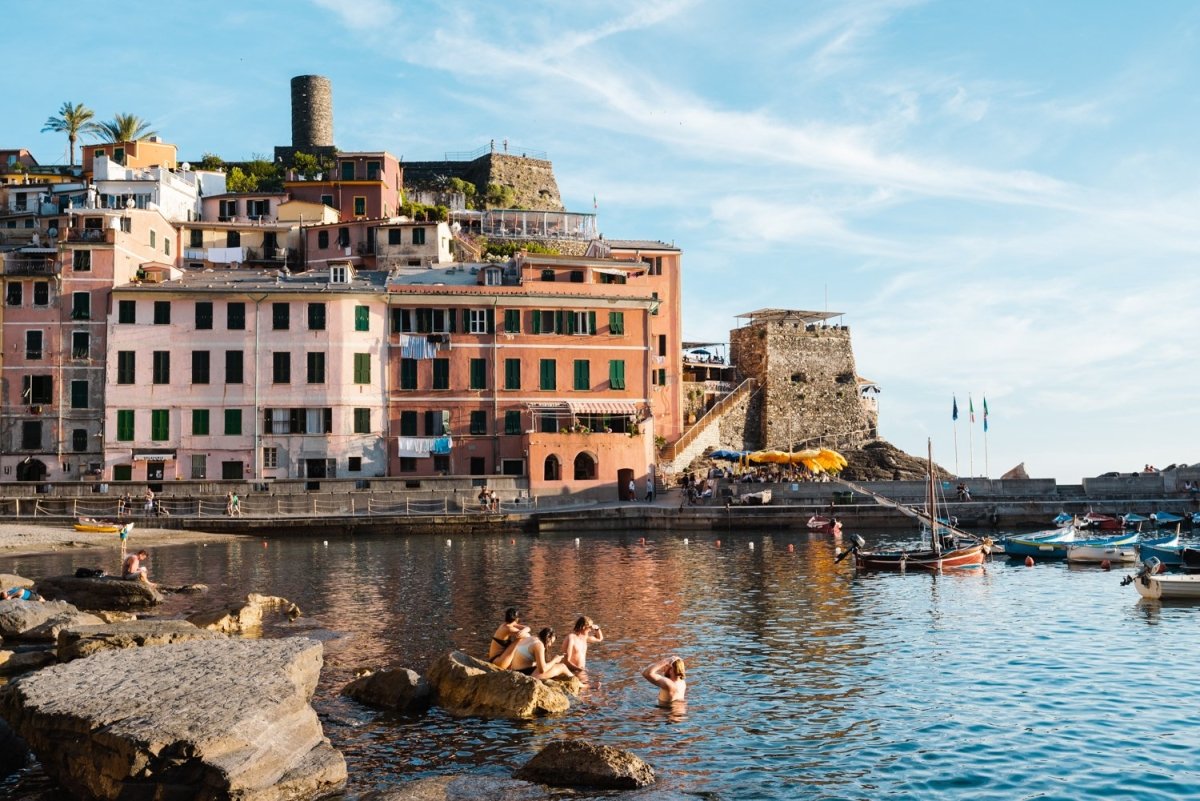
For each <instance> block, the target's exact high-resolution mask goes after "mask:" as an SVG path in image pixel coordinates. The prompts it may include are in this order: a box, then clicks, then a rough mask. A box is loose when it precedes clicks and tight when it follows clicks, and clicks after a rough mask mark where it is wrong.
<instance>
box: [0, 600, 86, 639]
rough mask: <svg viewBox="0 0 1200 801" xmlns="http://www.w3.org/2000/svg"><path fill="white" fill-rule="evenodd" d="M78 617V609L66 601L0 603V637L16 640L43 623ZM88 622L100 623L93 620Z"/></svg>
mask: <svg viewBox="0 0 1200 801" xmlns="http://www.w3.org/2000/svg"><path fill="white" fill-rule="evenodd" d="M78 615H79V609H78V608H76V607H75V606H74V605H73V604H69V603H67V602H66V601H0V637H3V638H4V639H6V640H18V639H21V638H23V637H25V636H26V635H27V634H29V632H31V631H33V630H34V629H36V628H37V627H38V626H41V625H43V624H44V623H48V622H50V621H53V620H65V619H70V618H72V617H74V616H78ZM88 622H90V623H100V622H101V621H100V619H99V618H93V619H92V620H90V621H88ZM55 636H57V633H56V635H55Z"/></svg>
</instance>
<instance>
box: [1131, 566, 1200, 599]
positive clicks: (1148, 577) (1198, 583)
mask: <svg viewBox="0 0 1200 801" xmlns="http://www.w3.org/2000/svg"><path fill="white" fill-rule="evenodd" d="M1161 564H1162V563H1161V562H1159V561H1158V560H1157V559H1155V558H1153V557H1152V558H1151V559H1149V560H1148V561H1146V562H1145V563H1143V565H1142V569H1141V570H1139V571H1138V572H1137V573H1135V574H1134V575H1132V576H1126V577H1125V578H1124V579H1123V580H1122V581H1121V586H1122V587H1123V586H1125V585H1126V584H1132V585H1133V586H1134V589H1136V590H1137V591H1138V595H1140V596H1142V597H1143V598H1146V599H1148V600H1151V601H1195V600H1200V576H1195V575H1191V576H1189V575H1179V574H1169V573H1159V572H1158V571H1159V568H1160V567H1161Z"/></svg>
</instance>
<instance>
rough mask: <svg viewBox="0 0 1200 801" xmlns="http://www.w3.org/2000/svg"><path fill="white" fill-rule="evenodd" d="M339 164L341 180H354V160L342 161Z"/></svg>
mask: <svg viewBox="0 0 1200 801" xmlns="http://www.w3.org/2000/svg"><path fill="white" fill-rule="evenodd" d="M340 166H341V168H342V180H343V181H353V180H354V162H353V161H343V162H342V163H341V165H340Z"/></svg>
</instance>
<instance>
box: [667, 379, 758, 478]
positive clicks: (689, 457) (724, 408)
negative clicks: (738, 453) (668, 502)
mask: <svg viewBox="0 0 1200 801" xmlns="http://www.w3.org/2000/svg"><path fill="white" fill-rule="evenodd" d="M757 386H758V384H757V382H756V381H755V380H754V379H753V378H747V379H746V380H745V381H743V382H742V383H741V384H739V385H738V386H737V387H736V388H735V389H734V390H733V391H732V392H730V393H729V394H728V395H726V396H725V397H723V398H721V399H720V400H719V401H717V402H716V403H714V404H713V406H712V408H711V409H709V410H708V411H706V412H705V413H704V414H703V415H701V417H700V419H699V420H697V421H696V422H695V423H694V424H693V425H692V426H691V428H689V429H687V430H686V431H684V432H683V435H682V436H680V437H679V439H677V440H675V441H674V442H672V443H671V444H670V445H667V446H666V447H665V448H663V450H662V453H661V454H660V456H659V464H660V466H661V467H662V470H661V471H660V473H664V472H665V473H677V472H679V471H682V470H685V469H686V468H687V466H688V465H690V464H691V463H692V462H693V461H694V460H695V459H696V457H698V456H700V455H701V454H702V453H704V451H706V450H708V449H709V448H719V447H720V446H721V425H720V424H721V418H722V417H723V416H724V415H725V414H726V413H728V412H729V411H730V410H731V409H733V408H734V407H735V406H737V405H738V404H739V403H741V402H742V401H744V400H746V399H747V398H749V397H750V395H751V394H752V393H753V392H754V391H755V390H756V389H757Z"/></svg>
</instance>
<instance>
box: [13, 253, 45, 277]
mask: <svg viewBox="0 0 1200 801" xmlns="http://www.w3.org/2000/svg"><path fill="white" fill-rule="evenodd" d="M4 274H5V275H57V274H58V258H57V256H54V255H49V254H42V253H38V254H31V255H25V254H22V253H19V252H13V253H9V254H8V255H6V256H5V257H4Z"/></svg>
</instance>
